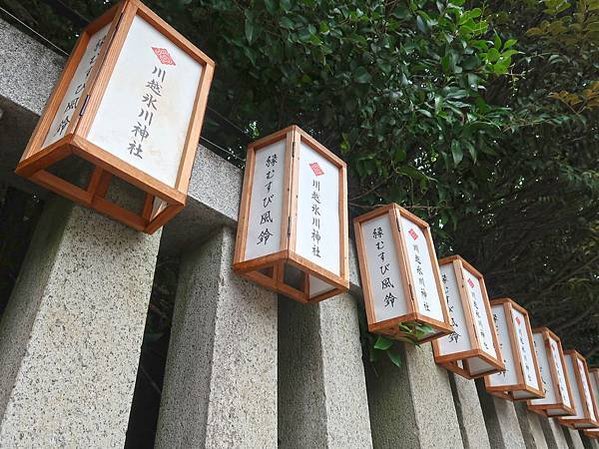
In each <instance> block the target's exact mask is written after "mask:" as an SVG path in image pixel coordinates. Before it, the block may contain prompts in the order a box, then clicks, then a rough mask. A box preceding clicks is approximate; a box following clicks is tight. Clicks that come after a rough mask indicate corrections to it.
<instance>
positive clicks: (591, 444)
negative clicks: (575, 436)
mask: <svg viewBox="0 0 599 449" xmlns="http://www.w3.org/2000/svg"><path fill="white" fill-rule="evenodd" d="M579 433H580V439H581V440H582V445H583V446H584V449H597V448H599V440H597V439H595V438H589V437H587V436H586V435H585V434H583V433H582V432H579Z"/></svg>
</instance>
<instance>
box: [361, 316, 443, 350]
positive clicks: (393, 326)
mask: <svg viewBox="0 0 599 449" xmlns="http://www.w3.org/2000/svg"><path fill="white" fill-rule="evenodd" d="M416 326H428V327H430V328H432V331H431V332H430V333H428V334H426V335H422V336H418V335H417V333H414V332H407V330H406V329H405V328H406V327H412V328H416ZM368 331H369V332H371V333H373V334H380V335H383V336H385V337H388V338H391V339H393V340H406V339H408V340H416V341H417V342H418V343H419V344H420V343H426V342H429V341H432V340H435V339H437V338H441V337H443V336H445V335H448V334H450V333H452V332H453V328H452V327H451V326H449V325H448V324H446V323H444V322H443V321H437V320H435V319H432V318H429V317H427V316H424V315H421V314H419V313H409V314H407V315H403V316H401V317H397V318H392V319H390V320H385V321H380V322H378V323H374V324H370V323H369V324H368Z"/></svg>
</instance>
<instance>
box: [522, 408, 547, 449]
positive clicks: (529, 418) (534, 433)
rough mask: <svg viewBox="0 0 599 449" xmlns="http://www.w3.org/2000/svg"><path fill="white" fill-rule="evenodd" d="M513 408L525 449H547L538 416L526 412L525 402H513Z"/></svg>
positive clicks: (528, 411)
mask: <svg viewBox="0 0 599 449" xmlns="http://www.w3.org/2000/svg"><path fill="white" fill-rule="evenodd" d="M514 407H515V408H516V414H517V415H518V421H519V422H520V430H521V431H522V436H523V437H524V443H525V444H526V449H548V446H547V441H545V435H544V434H543V428H542V427H541V422H540V420H539V418H540V416H539V415H538V414H536V413H534V412H531V411H530V410H528V407H527V406H526V402H515V403H514Z"/></svg>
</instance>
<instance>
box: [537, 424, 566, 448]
mask: <svg viewBox="0 0 599 449" xmlns="http://www.w3.org/2000/svg"><path fill="white" fill-rule="evenodd" d="M539 421H540V422H541V428H542V429H543V433H544V434H545V441H546V442H547V447H548V448H549V449H562V448H567V447H568V442H567V441H566V436H565V435H564V430H563V427H562V426H561V425H560V424H559V423H558V422H557V420H556V419H555V418H543V417H542V416H540V417H539Z"/></svg>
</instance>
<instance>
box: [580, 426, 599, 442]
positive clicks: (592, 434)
mask: <svg viewBox="0 0 599 449" xmlns="http://www.w3.org/2000/svg"><path fill="white" fill-rule="evenodd" d="M583 433H584V435H585V436H586V437H588V438H591V439H593V440H599V428H597V429H589V430H583Z"/></svg>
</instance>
